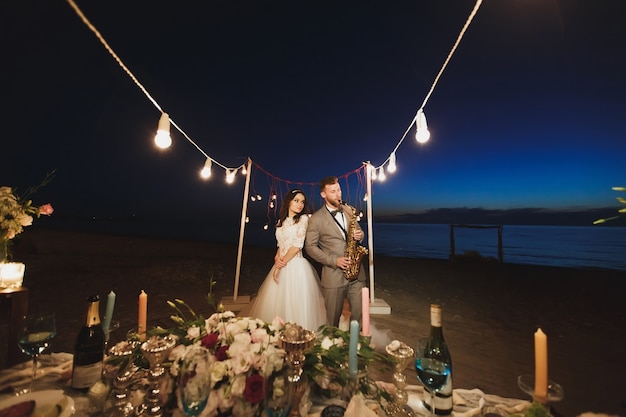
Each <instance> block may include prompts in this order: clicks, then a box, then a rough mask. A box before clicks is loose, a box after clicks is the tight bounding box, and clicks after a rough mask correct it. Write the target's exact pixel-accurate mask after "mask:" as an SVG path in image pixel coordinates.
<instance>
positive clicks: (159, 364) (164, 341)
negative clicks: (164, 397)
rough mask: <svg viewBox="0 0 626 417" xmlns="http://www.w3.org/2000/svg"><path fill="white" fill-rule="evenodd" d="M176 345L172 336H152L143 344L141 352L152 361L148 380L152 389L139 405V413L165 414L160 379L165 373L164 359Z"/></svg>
mask: <svg viewBox="0 0 626 417" xmlns="http://www.w3.org/2000/svg"><path fill="white" fill-rule="evenodd" d="M175 345H176V340H175V339H174V338H173V337H171V336H152V337H150V338H149V339H148V340H146V341H145V342H143V343H142V344H141V352H142V353H143V356H144V357H145V358H146V359H148V362H149V363H150V370H149V371H148V381H149V382H150V389H149V390H148V393H147V394H146V396H145V397H144V401H143V403H142V404H140V405H139V406H138V407H137V414H138V415H142V414H147V415H150V416H152V417H160V416H162V415H163V408H162V407H161V402H160V400H159V394H160V389H159V381H160V380H161V377H162V376H163V375H165V372H166V370H165V368H164V367H163V361H164V360H165V359H167V357H168V356H169V354H170V352H171V351H172V349H174V346H175Z"/></svg>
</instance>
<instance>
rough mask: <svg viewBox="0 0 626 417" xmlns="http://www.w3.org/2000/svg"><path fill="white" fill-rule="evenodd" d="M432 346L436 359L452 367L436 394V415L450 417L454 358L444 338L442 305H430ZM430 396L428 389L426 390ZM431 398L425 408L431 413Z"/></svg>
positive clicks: (427, 399)
mask: <svg viewBox="0 0 626 417" xmlns="http://www.w3.org/2000/svg"><path fill="white" fill-rule="evenodd" d="M430 346H431V348H434V349H435V352H436V353H435V355H434V357H435V358H436V359H439V360H441V361H443V362H446V363H448V364H449V365H450V377H449V378H448V382H447V383H446V385H444V386H443V387H442V388H441V389H440V390H439V391H437V392H436V394H435V414H437V415H440V416H448V415H450V414H452V357H451V356H450V351H449V350H448V345H447V344H446V341H445V340H444V338H443V328H442V326H441V305H440V304H431V305H430ZM425 389H426V391H427V392H428V393H429V394H430V391H429V390H428V388H425ZM430 401H431V396H430V395H426V396H425V398H424V407H426V408H427V409H428V410H429V411H430V408H431V404H430Z"/></svg>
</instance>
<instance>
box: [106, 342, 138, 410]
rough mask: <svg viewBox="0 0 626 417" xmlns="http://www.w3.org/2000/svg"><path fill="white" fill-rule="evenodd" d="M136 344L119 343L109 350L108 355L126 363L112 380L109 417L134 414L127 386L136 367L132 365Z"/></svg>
mask: <svg viewBox="0 0 626 417" xmlns="http://www.w3.org/2000/svg"><path fill="white" fill-rule="evenodd" d="M136 345H137V344H136V343H133V342H129V341H124V342H120V343H118V344H116V345H114V346H113V347H111V349H109V354H111V356H115V357H117V358H119V359H123V360H124V361H126V363H124V364H123V365H122V366H120V367H119V369H118V371H117V374H116V375H115V378H114V379H113V386H114V387H115V389H114V390H113V394H112V396H113V410H112V411H111V413H110V417H129V416H132V415H133V414H134V412H135V410H134V407H133V404H132V403H131V401H130V398H129V395H128V385H129V384H130V382H131V381H132V379H133V376H134V375H135V374H136V372H137V370H138V367H137V365H135V364H134V363H133V356H132V355H133V351H134V350H135V347H136Z"/></svg>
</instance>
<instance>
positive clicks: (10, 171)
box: [0, 0, 626, 221]
mask: <svg viewBox="0 0 626 417" xmlns="http://www.w3.org/2000/svg"><path fill="white" fill-rule="evenodd" d="M179 3H182V4H179ZM77 4H78V6H79V7H80V8H81V9H82V11H83V12H84V13H85V15H86V17H87V18H88V19H89V20H90V21H91V22H92V23H93V24H94V26H95V27H96V28H97V29H98V30H99V31H100V32H101V33H102V35H103V36H104V38H105V39H106V41H107V42H108V43H109V44H110V45H111V47H112V48H113V50H114V51H115V52H116V53H117V54H118V55H119V56H120V58H121V59H122V61H123V62H124V63H125V64H126V65H127V66H128V67H129V68H130V70H131V71H132V72H133V73H134V75H135V76H136V77H137V78H138V79H139V81H140V82H141V83H142V84H143V85H144V86H145V88H146V89H147V90H148V91H149V92H150V94H151V95H152V96H153V97H154V99H155V100H156V101H157V102H158V103H159V105H160V106H161V107H162V108H163V109H164V110H165V111H167V112H168V113H169V114H170V117H171V118H172V119H173V120H174V121H175V122H176V123H177V124H178V125H179V126H180V127H182V129H183V130H184V131H185V132H186V133H187V134H188V135H189V136H190V137H191V138H192V139H193V140H194V141H195V142H197V144H198V145H199V146H200V147H201V148H202V149H203V150H204V151H206V152H207V153H208V154H209V155H210V156H212V157H213V158H214V159H216V160H217V161H219V162H220V163H222V164H224V165H226V166H230V167H235V166H239V165H240V164H242V163H244V162H245V160H246V158H247V157H251V158H252V160H253V161H254V162H255V163H256V164H259V165H260V166H261V167H263V168H264V169H265V170H267V171H268V172H270V173H271V174H272V175H273V176H275V177H277V178H282V179H287V180H290V181H293V182H311V183H314V182H317V181H318V180H319V179H320V178H322V177H324V176H327V175H338V176H341V175H343V174H346V173H348V172H351V171H353V170H355V169H357V168H358V167H359V166H360V165H361V162H362V161H368V160H369V161H371V162H372V163H373V164H374V165H379V164H381V163H382V162H383V161H385V160H386V159H387V157H388V156H389V154H390V153H391V151H392V150H393V149H394V147H395V146H396V145H397V144H398V142H399V140H400V138H401V137H402V135H403V133H404V131H405V130H406V129H407V127H408V126H409V124H410V123H411V120H412V119H413V117H414V116H415V113H416V111H417V109H418V108H419V107H420V105H421V103H422V101H423V100H424V98H425V97H426V94H427V92H428V90H429V88H430V87H431V84H432V83H433V81H434V79H435V76H436V74H437V72H438V71H439V69H440V68H441V66H442V64H443V62H444V60H445V58H446V56H447V54H448V53H449V51H450V49H451V47H452V45H453V43H454V41H455V40H456V38H457V36H458V34H459V32H460V30H461V28H462V27H463V24H464V23H465V21H466V19H467V17H468V16H469V14H470V12H471V10H472V8H473V7H474V4H475V1H474V0H457V1H436V0H431V1H416V0H411V1H399V2H383V1H347V2H335V1H326V2H324V1H322V2H297V1H268V2H261V1H240V2H233V1H228V2H214V1H207V2H199V1H195V2H191V1H188V2H164V1H155V0H150V1H147V0H145V1H144V0H135V1H132V2H128V1H121V0H112V1H106V2H89V1H77ZM625 15H626V2H624V1H622V0H562V1H556V0H541V1H540V0H507V1H495V0H491V1H490V0H487V1H485V2H484V3H483V4H482V6H481V8H480V9H479V11H478V14H477V15H476V17H475V18H474V20H473V22H472V24H471V25H470V27H469V29H468V31H467V33H466V34H465V36H464V38H463V40H462V42H461V44H460V45H459V48H458V49H457V51H456V53H455V55H454V56H453V58H452V60H451V62H450V63H449V65H448V67H447V69H446V71H445V72H444V73H443V75H442V77H441V79H440V81H439V83H438V84H437V87H436V88H435V90H434V92H433V94H432V96H431V97H430V99H429V100H428V103H427V105H426V107H425V114H426V117H427V119H428V124H429V127H430V130H431V140H430V142H429V143H427V144H426V145H425V146H420V145H418V144H417V143H416V142H415V140H414V138H413V132H411V133H410V134H409V135H408V137H407V138H406V139H405V140H404V141H403V142H402V144H401V145H400V147H399V149H398V151H397V165H398V170H397V172H396V173H395V174H394V175H393V176H389V175H388V177H387V180H386V181H385V183H378V182H376V183H374V185H373V188H374V192H373V202H374V203H373V206H374V213H375V214H393V213H407V212H412V213H413V212H419V211H423V210H430V209H437V208H457V207H469V208H485V209H519V208H527V207H542V208H551V209H559V210H560V209H571V208H576V209H586V208H593V207H611V206H614V207H616V208H617V206H618V203H617V202H616V201H615V198H616V197H617V196H618V195H617V193H616V192H615V191H612V190H611V187H612V186H617V185H624V184H625V182H626V161H625V160H624V155H626V140H625V137H624V136H625V133H624V132H626V117H625V116H624V115H625V114H626V100H624V97H625V96H626V76H624V74H625V73H626V62H625V60H626V48H625V46H624V41H626V26H624V25H623V17H624V16H625ZM0 37H1V39H3V42H2V43H1V44H0V52H1V55H2V56H3V65H2V70H1V72H0V73H1V74H2V75H3V76H2V84H3V87H2V90H3V92H2V98H3V100H2V103H1V104H0V106H1V109H2V115H3V120H4V124H3V132H2V137H3V139H2V144H3V145H2V148H3V150H2V154H3V156H4V158H3V163H1V164H0V183H1V184H0V185H10V186H17V187H20V188H21V189H24V188H25V187H26V186H28V185H31V184H36V183H37V182H38V181H39V180H40V179H41V178H42V177H43V176H44V175H45V173H46V172H47V171H49V170H51V169H57V177H56V178H55V180H54V182H53V183H52V184H51V185H50V186H48V187H46V189H44V190H41V192H40V194H38V195H37V196H35V200H37V201H36V202H44V201H39V200H45V202H48V201H50V202H52V203H53V205H55V207H56V208H57V214H59V215H61V214H63V213H65V214H69V215H76V214H80V215H83V216H91V215H97V216H101V215H108V214H113V215H119V216H127V215H132V214H141V215H143V214H145V213H154V214H158V215H166V216H171V217H172V218H178V217H185V216H189V215H191V216H193V215H198V214H200V215H202V214H205V213H210V212H212V211H214V210H217V209H219V210H222V211H230V212H232V213H233V214H232V216H233V218H234V221H237V220H238V218H239V214H238V212H239V211H240V209H241V201H240V199H241V196H242V194H243V184H244V180H243V177H241V176H240V177H239V179H238V180H237V183H236V184H235V185H233V186H230V187H226V186H224V181H223V171H222V170H220V169H217V167H214V168H215V169H214V176H213V178H212V179H211V180H210V181H208V182H204V181H202V180H201V179H200V178H199V177H198V170H199V169H200V168H201V167H202V165H203V163H204V157H203V156H202V154H201V153H200V152H198V151H197V150H196V149H195V148H194V147H193V146H191V145H190V144H189V143H188V142H187V141H186V140H185V139H184V137H183V136H182V135H181V134H180V133H179V132H178V131H176V130H175V129H174V128H172V136H173V138H174V145H173V147H172V148H171V149H170V150H169V151H166V152H162V151H160V150H157V149H156V148H155V147H154V146H153V143H152V137H153V135H154V131H155V129H156V125H157V121H158V118H159V116H160V114H159V112H158V110H157V109H156V108H155V106H154V105H153V104H152V103H151V102H150V101H149V100H148V99H147V98H146V96H145V95H144V94H143V93H142V92H141V91H140V89H139V88H138V87H137V86H136V85H135V84H134V83H133V82H132V80H131V79H130V78H129V77H128V75H127V74H126V73H124V72H123V71H122V69H121V68H120V66H119V65H118V64H117V63H116V62H115V61H114V60H113V58H112V57H111V55H110V54H109V53H108V52H107V51H106V50H105V49H104V47H103V46H102V44H101V43H100V42H99V41H98V40H97V38H96V37H95V36H94V34H93V33H92V32H91V31H90V30H89V29H88V28H87V26H85V25H84V24H83V23H82V22H81V20H80V19H79V17H78V16H77V15H76V13H75V12H74V11H73V9H72V8H71V7H70V6H69V4H68V3H67V2H65V1H61V0H48V1H33V0H22V1H19V2H4V3H3V5H2V6H0ZM252 178H253V186H254V188H255V190H256V191H257V192H259V193H260V194H263V195H264V196H266V195H267V194H268V192H269V189H270V188H271V187H275V186H276V184H277V183H276V181H275V180H274V181H273V180H272V179H271V177H269V176H267V175H266V174H265V173H263V172H261V171H260V170H253V177H252ZM280 186H281V187H282V185H280ZM354 189H355V188H352V190H354ZM265 201H267V200H265ZM316 203H317V201H316ZM609 214H613V213H612V212H610V213H607V215H609ZM590 220H593V219H590Z"/></svg>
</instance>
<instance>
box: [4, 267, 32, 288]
mask: <svg viewBox="0 0 626 417" xmlns="http://www.w3.org/2000/svg"><path fill="white" fill-rule="evenodd" d="M25 268H26V266H25V265H24V264H23V263H21V262H7V263H0V287H2V288H19V287H21V286H22V282H23V281H24V269H25Z"/></svg>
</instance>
